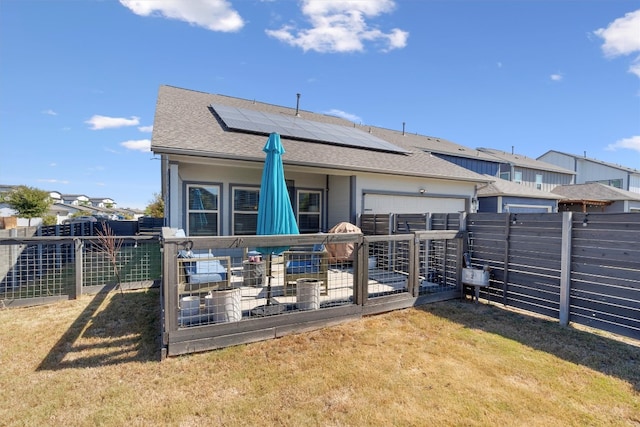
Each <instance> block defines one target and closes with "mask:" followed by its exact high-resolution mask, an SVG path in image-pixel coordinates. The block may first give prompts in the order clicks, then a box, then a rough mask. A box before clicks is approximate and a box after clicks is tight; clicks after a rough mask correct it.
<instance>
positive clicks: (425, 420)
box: [0, 290, 640, 426]
mask: <svg viewBox="0 0 640 427" xmlns="http://www.w3.org/2000/svg"><path fill="white" fill-rule="evenodd" d="M158 307H159V301H158V293H157V291H155V290H148V291H137V292H125V293H124V294H120V293H110V294H103V295H98V296H95V297H88V296H85V297H82V298H81V299H79V300H77V301H68V302H62V303H56V304H54V305H50V306H45V307H34V308H23V309H11V310H3V311H0V323H1V324H2V325H3V328H2V329H1V330H0V367H1V369H2V375H0V382H1V384H0V385H1V388H0V399H2V402H3V404H2V405H0V420H1V422H0V424H3V425H10V426H13V425H16V426H18V425H72V426H73V425H87V426H88V425H106V426H109V425H114V426H120V425H125V424H126V425H145V426H146V425H176V426H191V425H194V426H195V425H213V424H221V425H229V426H234V425H238V426H240V425H284V426H297V425H322V426H344V425H349V426H351V425H358V426H360V425H415V426H422V425H470V426H473V425H527V426H536V425H538V426H548V425H567V426H572V425H573V426H583V425H635V426H638V425H640V415H639V414H640V368H639V367H638V364H639V362H640V360H639V359H640V355H639V353H640V347H637V346H636V345H634V344H636V343H633V342H629V343H622V342H619V341H616V340H613V339H610V338H609V337H605V336H599V335H596V334H593V333H588V332H584V331H579V330H576V329H573V328H560V327H558V325H557V324H555V323H552V322H548V321H545V320H543V319H536V318H532V317H527V316H524V315H521V314H518V313H513V312H509V311H505V310H501V309H499V308H497V307H494V306H487V305H482V304H480V305H475V304H470V303H468V302H457V301H453V302H445V303H438V304H432V305H428V306H424V307H421V308H416V309H409V310H403V311H397V312H392V313H387V314H384V315H378V316H373V317H369V318H366V319H363V320H361V321H357V322H351V323H347V324H343V325H340V326H336V327H331V328H326V329H323V330H319V331H315V332H309V333H305V334H299V335H291V336H287V337H284V338H281V339H278V340H272V341H265V342H260V343H255V344H250V345H244V346H237V347H233V348H227V349H223V350H219V351H212V352H207V353H200V354H193V355H187V356H181V357H175V358H170V359H167V360H165V361H163V362H160V361H159V360H158V355H159V351H158V343H157V335H158V331H159V319H158Z"/></svg>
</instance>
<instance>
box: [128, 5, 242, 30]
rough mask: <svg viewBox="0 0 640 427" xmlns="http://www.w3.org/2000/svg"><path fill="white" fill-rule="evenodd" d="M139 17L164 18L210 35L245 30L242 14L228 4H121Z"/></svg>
mask: <svg viewBox="0 0 640 427" xmlns="http://www.w3.org/2000/svg"><path fill="white" fill-rule="evenodd" d="M120 4H122V5H123V6H125V7H127V8H129V9H131V11H132V12H133V13H135V14H136V15H140V16H162V17H164V18H168V19H176V20H178V21H184V22H188V23H189V24H191V25H195V26H198V27H202V28H206V29H207V30H211V31H222V32H233V31H238V30H240V29H241V28H242V27H243V26H244V21H243V19H242V17H241V16H240V14H239V13H238V12H236V11H235V10H234V9H233V7H232V5H231V3H229V2H228V1H227V0H187V1H185V0H154V1H150V0H120Z"/></svg>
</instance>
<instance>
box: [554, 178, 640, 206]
mask: <svg viewBox="0 0 640 427" xmlns="http://www.w3.org/2000/svg"><path fill="white" fill-rule="evenodd" d="M552 192H553V193H555V194H558V195H560V196H562V200H560V201H559V202H558V210H559V211H561V212H564V211H572V212H607V213H620V212H640V194H638V193H632V192H631V191H626V190H620V189H619V188H615V187H611V186H609V185H605V184H600V183H590V184H576V185H562V186H559V187H556V188H554V189H553V191H552Z"/></svg>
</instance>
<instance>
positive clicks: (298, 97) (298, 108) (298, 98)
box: [296, 93, 300, 117]
mask: <svg viewBox="0 0 640 427" xmlns="http://www.w3.org/2000/svg"><path fill="white" fill-rule="evenodd" d="M299 111H300V94H299V93H296V117H300V113H299Z"/></svg>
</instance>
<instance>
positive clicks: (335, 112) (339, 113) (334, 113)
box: [324, 108, 362, 123]
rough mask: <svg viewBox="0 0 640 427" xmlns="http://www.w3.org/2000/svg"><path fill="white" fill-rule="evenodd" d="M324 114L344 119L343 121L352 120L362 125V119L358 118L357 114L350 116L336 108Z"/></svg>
mask: <svg viewBox="0 0 640 427" xmlns="http://www.w3.org/2000/svg"><path fill="white" fill-rule="evenodd" d="M324 114H328V115H330V116H336V117H342V118H343V119H347V120H350V121H352V122H354V123H362V119H361V118H360V117H358V116H356V115H355V114H350V113H347V112H344V111H342V110H337V109H335V108H333V109H331V110H329V111H325V112H324Z"/></svg>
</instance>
